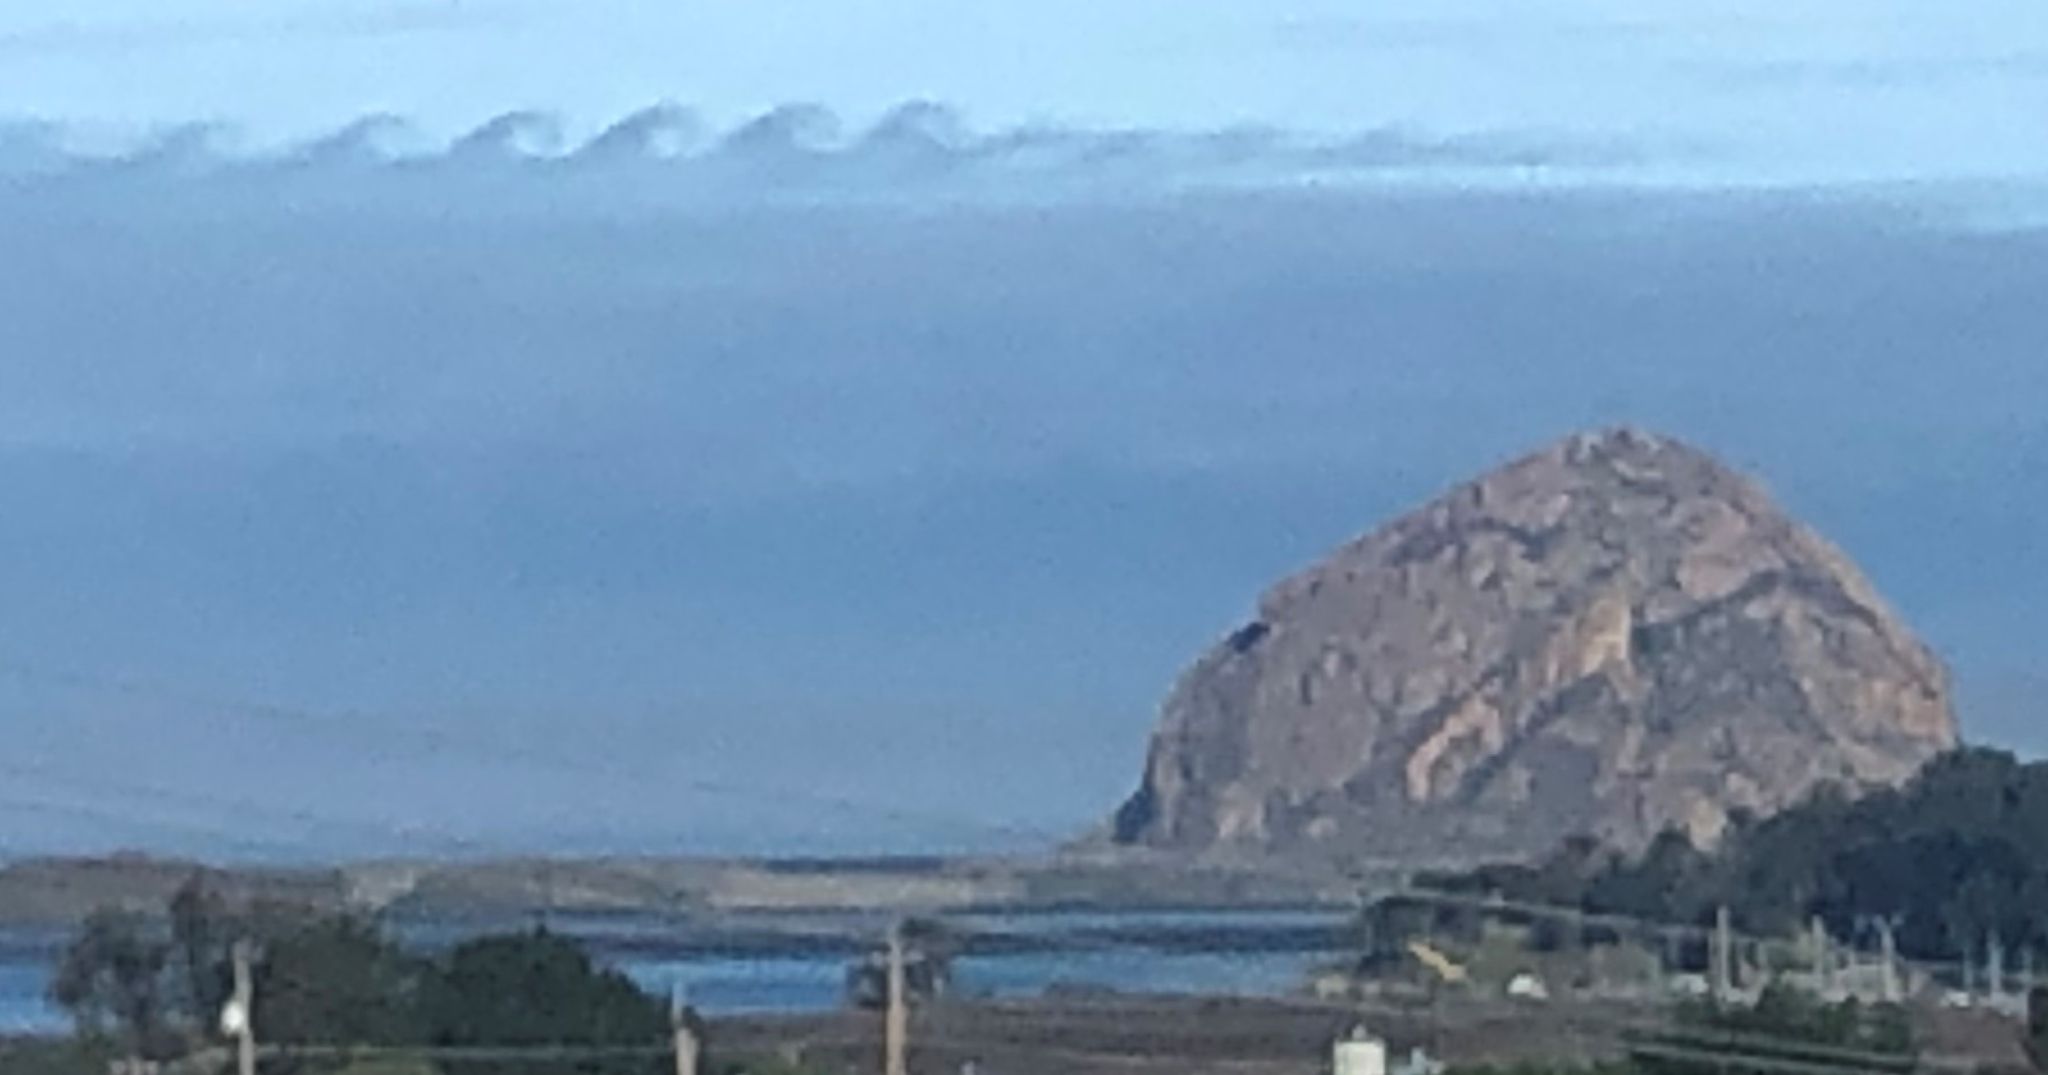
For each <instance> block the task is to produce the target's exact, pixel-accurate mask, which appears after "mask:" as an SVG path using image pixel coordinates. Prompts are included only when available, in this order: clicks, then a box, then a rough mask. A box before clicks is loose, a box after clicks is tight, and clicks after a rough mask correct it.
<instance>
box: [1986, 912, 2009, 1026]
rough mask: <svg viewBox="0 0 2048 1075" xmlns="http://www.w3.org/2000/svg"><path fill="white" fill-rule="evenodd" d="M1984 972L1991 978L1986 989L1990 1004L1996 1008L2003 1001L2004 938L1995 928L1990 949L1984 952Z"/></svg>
mask: <svg viewBox="0 0 2048 1075" xmlns="http://www.w3.org/2000/svg"><path fill="white" fill-rule="evenodd" d="M1984 973H1985V976H1986V977H1988V978H1990V979H1991V983H1990V984H1991V988H1990V989H1989V990H1988V991H1987V994H1988V996H1989V998H1990V1000H1991V1006H1992V1007H1993V1008H1997V1007H1998V1006H2000V1005H2002V1004H2004V1003H2005V939H2004V938H2003V937H2000V936H1999V935H1998V931H1997V930H1992V931H1991V942H1990V951H1989V952H1987V953H1985V960H1984Z"/></svg>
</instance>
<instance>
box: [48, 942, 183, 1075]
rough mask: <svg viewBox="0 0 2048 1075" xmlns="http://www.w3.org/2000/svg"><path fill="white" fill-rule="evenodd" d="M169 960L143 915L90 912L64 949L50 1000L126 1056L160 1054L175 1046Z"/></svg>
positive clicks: (82, 1028)
mask: <svg viewBox="0 0 2048 1075" xmlns="http://www.w3.org/2000/svg"><path fill="white" fill-rule="evenodd" d="M169 959H170V944H169V942H168V941H167V940H166V939H165V938H164V937H163V936H162V935H161V934H160V932H159V931H158V930H156V929H154V928H153V927H152V925H151V923H150V922H149V920H148V919H146V918H144V917H143V916H142V915H139V914H135V913H132V912H128V911H120V910H112V909H102V910H99V911H95V912H93V913H92V915H91V916H89V917H88V918H86V920H85V923H84V925H83V926H82V927H81V928H80V929H79V931H78V935H77V936H76V937H75V938H74V939H73V940H72V942H71V944H70V945H69V946H68V947H67V948H66V949H65V951H64V955H63V958H62V959H61V960H60V961H59V963H58V966H57V973H56V975H55V976H54V977H53V978H52V979H51V983H50V999H51V1000H53V1001H55V1002H56V1003H57V1004H58V1006H60V1007H62V1008H63V1009H64V1010H65V1011H66V1012H69V1013H70V1015H71V1018H72V1021H73V1022H74V1023H75V1024H76V1025H77V1027H78V1029H79V1032H80V1033H81V1034H82V1035H84V1036H87V1037H101V1038H108V1039H111V1040H113V1041H115V1042H117V1043H118V1044H119V1045H120V1046H121V1048H122V1050H123V1051H124V1052H126V1053H128V1054H129V1055H131V1056H140V1057H149V1058H157V1057H161V1056H164V1055H166V1054H168V1053H169V1052H171V1051H172V1050H173V1049H174V1048H175V1045H176V1042H175V1040H174V1035H173V1034H172V1032H171V1027H170V1022H169V1014H170V1009H169V1004H168V999H167V994H168V992H169V990H168V982H167V976H166V974H165V968H166V966H167V964H168V962H169Z"/></svg>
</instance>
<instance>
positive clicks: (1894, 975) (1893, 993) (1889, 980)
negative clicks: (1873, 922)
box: [1877, 918, 1899, 1004]
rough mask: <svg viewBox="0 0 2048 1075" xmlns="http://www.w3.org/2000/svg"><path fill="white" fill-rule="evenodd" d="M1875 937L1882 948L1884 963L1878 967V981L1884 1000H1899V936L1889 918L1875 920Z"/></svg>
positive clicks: (1891, 1001) (1889, 1002)
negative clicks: (1881, 987)
mask: <svg viewBox="0 0 2048 1075" xmlns="http://www.w3.org/2000/svg"><path fill="white" fill-rule="evenodd" d="M1877 939H1878V944H1879V945H1880V946H1881V948H1882V952H1883V954H1882V955H1881V956H1880V958H1882V959H1883V960H1884V965H1883V966H1882V967H1880V968H1879V971H1878V973H1879V981H1881V982H1883V988H1884V1000H1885V1003H1887V1004H1897V1003H1898V1002H1899V938H1898V934H1897V933H1895V932H1894V930H1893V927H1892V922H1891V919H1889V918H1881V919H1878V922H1877Z"/></svg>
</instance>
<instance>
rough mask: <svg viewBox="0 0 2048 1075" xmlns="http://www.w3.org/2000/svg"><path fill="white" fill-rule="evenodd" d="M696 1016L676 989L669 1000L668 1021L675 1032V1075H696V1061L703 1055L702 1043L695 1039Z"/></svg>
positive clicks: (680, 991)
mask: <svg viewBox="0 0 2048 1075" xmlns="http://www.w3.org/2000/svg"><path fill="white" fill-rule="evenodd" d="M696 1014H697V1013H695V1012H693V1011H691V1010H690V1006H689V1005H687V1004H685V1003H683V991H682V990H681V989H680V988H678V989H677V990H676V991H675V993H674V994H673V995H672V997H671V998H670V1000H669V1021H670V1024H671V1025H672V1026H673V1027H674V1032H675V1051H676V1075H697V1059H698V1057H699V1056H701V1055H702V1054H703V1051H704V1043H703V1042H702V1041H700V1040H698V1038H697V1019H696Z"/></svg>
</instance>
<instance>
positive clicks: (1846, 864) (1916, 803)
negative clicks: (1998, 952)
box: [1422, 749, 2048, 959]
mask: <svg viewBox="0 0 2048 1075" xmlns="http://www.w3.org/2000/svg"><path fill="white" fill-rule="evenodd" d="M1422 883H1423V884H1425V885H1427V886H1430V887H1437V888H1443V889H1449V890H1453V891H1463V892H1474V893H1482V892H1483V893H1495V892H1497V893H1500V894H1501V895H1503V896H1506V897H1508V898H1510V899H1516V900H1525V901H1528V902H1533V903H1547V904H1564V905H1569V906H1575V907H1579V908H1582V909H1584V910H1587V911H1590V912H1594V913H1598V914H1612V915H1622V916H1632V917H1639V918H1648V919H1655V920H1658V921H1664V922H1683V923H1691V924H1696V925H1706V924H1708V923H1710V922H1711V921H1712V920H1713V917H1714V914H1715V910H1716V908H1718V907H1720V906H1722V905H1726V906H1727V907H1729V908H1730V910H1731V912H1732V913H1733V915H1734V918H1735V922H1736V925H1737V926H1738V928H1741V929H1743V930H1745V931H1750V932H1756V933H1765V934H1780V935H1783V934H1790V933H1792V932H1794V931H1797V930H1799V929H1802V928H1804V927H1805V925H1806V924H1807V923H1808V922H1809V921H1810V919H1811V918H1813V917H1815V916H1818V917H1819V918H1821V919H1822V920H1823V921H1824V922H1825V923H1826V924H1827V926H1828V928H1829V930H1830V932H1832V933H1833V934H1834V935H1835V936H1837V937H1844V938H1848V937H1855V936H1859V935H1863V934H1864V933H1866V932H1867V931H1868V929H1869V927H1870V926H1871V924H1872V923H1874V922H1876V921H1878V920H1887V921H1890V922H1893V923H1895V925H1896V930H1897V937H1898V943H1899V948H1900V951H1901V952H1902V953H1903V954H1905V955H1907V956H1909V957H1913V958H1923V959H1953V958H1955V957H1956V956H1957V955H1958V954H1960V953H1962V952H1965V951H1981V950H1982V946H1983V945H1984V944H1985V943H1986V942H1987V941H1989V940H1990V939H1991V938H1993V937H1996V938H1999V939H2001V940H2002V941H2003V942H2004V943H2005V944H2006V946H2007V947H2008V948H2009V949H2011V950H2013V951H2016V952H2017V951H2048V763H2044V762H2034V763H2022V762H2020V761H2019V760H2017V759H2016V758H2014V757H2013V756H2012V755H2010V754H2007V753H2003V752H1999V751H1991V750H1978V749H1970V750H1961V751H1957V752H1954V753H1951V754H1948V755H1945V756H1943V757H1941V758H1938V759H1936V760H1935V761H1934V762H1932V763H1931V764H1929V765H1928V766H1927V768H1926V769H1924V770H1923V771H1922V772H1921V773H1920V774H1919V775H1918V776H1917V777H1915V778H1914V779H1913V780H1912V781H1911V782H1910V783H1908V784H1907V785H1906V786H1905V787H1902V788H1899V789H1896V790H1884V791H1879V792H1875V793H1872V794H1870V795H1867V796H1864V797H1861V798H1856V799H1852V798H1850V797H1849V796H1848V795H1846V794H1844V793H1843V792H1842V791H1841V790H1840V789H1838V788H1832V787H1829V788H1823V789H1822V790H1821V791H1820V792H1818V793H1817V794H1815V795H1814V796H1813V797H1812V798H1810V799H1809V800H1808V801H1807V802H1805V803H1804V804H1802V805H1800V806H1797V807H1794V808H1792V809H1790V810H1787V811H1785V812H1783V813H1780V814H1778V815H1776V816H1773V817H1770V818H1767V819H1763V820H1755V819H1752V818H1746V817H1744V818H1737V819H1736V821H1735V823H1734V825H1733V826H1732V828H1731V831H1730V832H1729V833H1728V834H1727V835H1726V836H1725V837H1724V839H1723V841H1722V843H1721V845H1720V846H1719V847H1718V848H1716V849H1715V850H1713V851H1711V852H1708V851H1703V850H1701V849H1698V848H1695V847H1694V846H1693V845H1692V844H1691V843H1690V842H1689V841H1688V840H1687V839H1686V838H1685V837H1684V836H1683V835H1681V834H1678V833H1675V832H1672V833H1666V834H1664V835H1663V836H1661V837H1659V838H1658V839H1657V840H1655V841H1654V842H1653V843H1652V844H1651V845H1650V847H1649V848H1648V849H1647V850H1646V851H1644V852H1643V853H1642V854H1640V855H1637V856H1633V857H1630V856H1624V855H1619V854H1616V853H1613V852H1610V851H1607V850H1605V849H1603V848H1601V847H1600V846H1599V845H1598V844H1597V843H1595V842H1593V841H1591V840H1583V839H1582V840H1575V841H1571V842H1570V843H1569V844H1568V845H1567V846H1566V847H1565V848H1563V849H1562V850H1560V851H1559V852H1558V853H1556V854H1555V855H1553V856H1551V857H1550V858H1549V859H1546V860H1545V861H1543V862H1540V863H1537V864H1535V865H1533V866H1524V865H1513V866H1494V867H1486V868H1483V869H1480V870H1475V871H1471V872H1469V873H1463V874H1454V875H1451V874H1444V875H1435V876H1431V877H1426V878H1423V879H1422Z"/></svg>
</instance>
